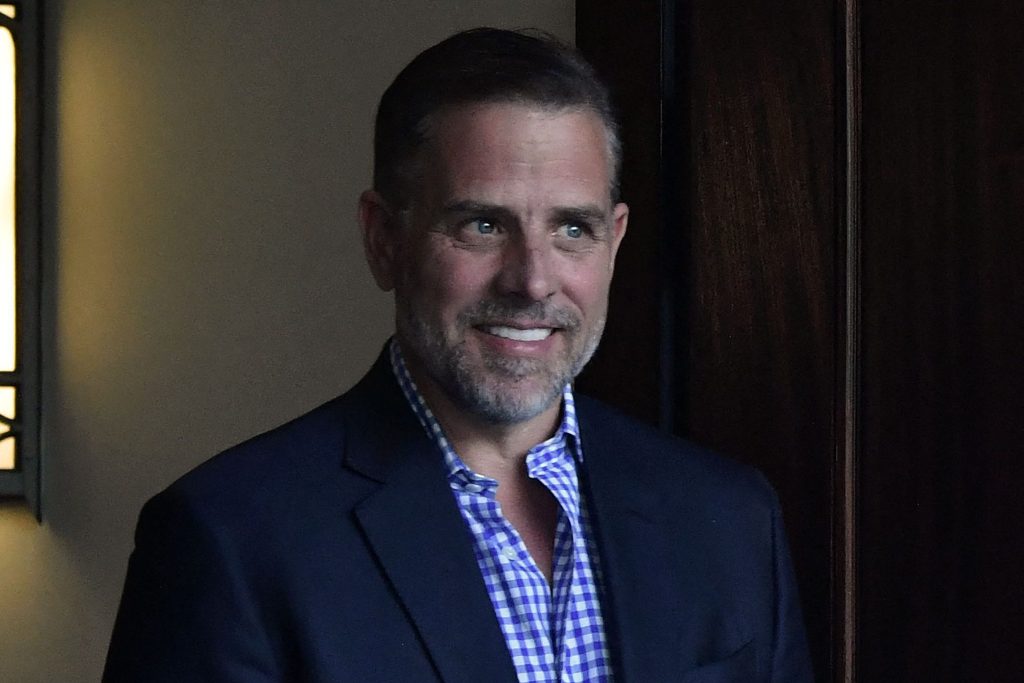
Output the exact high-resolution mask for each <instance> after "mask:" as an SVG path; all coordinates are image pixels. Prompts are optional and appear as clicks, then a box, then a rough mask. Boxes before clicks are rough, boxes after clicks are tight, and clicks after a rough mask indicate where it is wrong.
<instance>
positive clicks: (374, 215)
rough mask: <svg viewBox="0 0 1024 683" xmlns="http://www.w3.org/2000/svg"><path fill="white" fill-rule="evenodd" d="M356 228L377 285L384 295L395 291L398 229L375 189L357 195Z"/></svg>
mask: <svg viewBox="0 0 1024 683" xmlns="http://www.w3.org/2000/svg"><path fill="white" fill-rule="evenodd" d="M359 227H360V228H361V229H362V231H363V252H364V253H365V254H366V262H367V264H369V266H370V272H371V273H373V279H374V280H375V281H376V282H377V286H378V287H380V288H381V289H382V290H384V291H385V292H389V291H391V290H392V289H394V288H395V276H396V274H397V272H398V264H397V259H398V252H399V240H400V239H401V235H400V234H399V226H398V224H397V221H396V220H395V219H394V217H393V216H392V214H391V211H390V209H388V206H387V204H386V203H385V201H384V198H383V197H381V196H380V193H378V192H377V191H376V190H367V191H366V192H363V194H361V195H360V196H359Z"/></svg>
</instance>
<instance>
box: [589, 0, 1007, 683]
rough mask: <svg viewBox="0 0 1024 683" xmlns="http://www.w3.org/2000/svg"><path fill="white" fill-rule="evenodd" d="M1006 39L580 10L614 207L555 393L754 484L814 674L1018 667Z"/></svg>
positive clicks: (757, 16) (937, 23)
mask: <svg viewBox="0 0 1024 683" xmlns="http://www.w3.org/2000/svg"><path fill="white" fill-rule="evenodd" d="M1022 30H1024V5H1022V4H1021V3H1019V2H1016V1H1013V0H998V1H990V2H974V3H954V2H922V1H920V0H909V1H901V2H888V1H883V0H860V1H857V0H845V1H836V2H833V3H823V2H820V1H816V0H776V1H774V2H770V3H756V2H755V3H751V2H737V1H733V0H725V1H723V0H690V1H688V2H681V1H680V2H669V1H668V0H664V1H662V2H635V1H628V0H621V1H604V0H601V1H597V0H577V44H578V45H579V47H580V48H581V49H582V50H583V51H584V53H585V54H587V55H588V57H589V58H590V59H591V60H592V61H593V62H594V63H595V64H596V65H597V66H598V68H599V70H600V71H602V73H603V74H604V75H605V76H606V77H607V78H608V79H609V80H610V81H611V82H612V83H613V86H614V89H615V92H616V100H617V102H618V105H619V108H620V110H621V113H622V118H623V123H624V130H623V138H624V143H625V150H626V159H625V169H624V176H623V183H622V184H623V195H624V198H625V199H626V201H628V202H629V203H630V205H631V209H632V211H631V215H630V231H629V236H628V238H627V240H626V241H625V242H624V246H623V248H622V250H621V252H620V257H619V263H618V264H617V271H616V278H615V285H614V291H613V293H612V304H611V314H610V318H609V323H608V331H607V334H606V339H605V342H604V343H603V345H602V349H601V351H600V352H599V354H598V356H597V357H596V358H595V360H594V362H593V363H592V365H591V367H590V368H588V371H587V373H586V375H585V377H584V378H582V380H581V383H582V384H584V385H585V387H586V388H587V390H589V391H590V392H592V393H596V394H598V395H600V396H602V397H603V398H605V399H606V400H608V401H610V402H612V403H615V404H617V405H619V406H621V407H622V408H624V409H625V410H627V411H628V412H630V413H633V414H635V415H638V416H640V417H642V418H645V419H647V420H649V421H652V422H656V423H659V424H661V425H662V426H663V427H664V428H665V429H668V430H670V431H673V432H675V433H678V434H680V435H684V436H687V437H690V438H693V439H695V440H697V441H700V442H702V443H704V444H707V445H710V446H713V447H715V448H717V449H719V450H721V451H722V452H724V453H727V454H729V455H731V456H733V457H736V458H738V459H741V460H744V461H747V462H750V463H752V464H754V465H756V466H758V467H759V468H761V469H762V470H763V471H764V472H765V473H766V474H767V475H768V476H769V478H770V479H771V480H772V481H773V483H774V484H775V486H776V487H777V489H778V491H779V495H780V497H781V499H782V502H783V507H784V509H785V513H786V519H787V526H788V529H789V535H790V542H791V544H792V546H793V553H794V557H795V561H796V565H797V572H798V575H799V580H800V584H801V591H802V596H803V602H804V610H805V616H806V621H807V625H808V631H809V635H810V638H811V645H812V649H813V653H814V657H815V664H816V669H817V672H818V676H819V678H820V680H822V681H854V680H856V681H865V682H875V681H929V682H932V681H1017V680H1021V676H1022V675H1024V585H1022V584H1024V582H1022V577H1024V546H1022V540H1024V502H1022V501H1024V490H1022V489H1024V465H1022V460H1024V449H1022V446H1021V441H1022V439H1024V427H1022V425H1024V417H1022V415H1024V403H1022V400H1021V398H1020V394H1021V388H1022V386H1024V361H1022V352H1021V349H1022V346H1024V315H1022V313H1024V310H1022V309H1024V297H1022V289H1021V284H1020V276H1019V273H1020V271H1021V270H1022V266H1024V239H1022V235H1021V232H1022V230H1024V221H1022V219H1021V216H1022V215H1024V198H1022V197H1024V86H1022V84H1024V38H1022ZM627 359H628V360H627Z"/></svg>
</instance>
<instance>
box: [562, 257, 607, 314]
mask: <svg viewBox="0 0 1024 683" xmlns="http://www.w3.org/2000/svg"><path fill="white" fill-rule="evenodd" d="M563 282H564V290H565V291H566V293H567V294H568V295H569V298H570V299H572V300H573V301H574V302H575V303H576V305H577V306H578V307H579V308H580V310H582V311H583V313H584V315H585V316H587V317H597V316H598V315H603V314H604V311H605V309H606V308H607V306H608V288H609V286H610V285H611V271H610V270H609V268H608V266H607V264H605V263H600V264H588V266H587V267H586V268H579V269H575V270H571V271H566V273H565V276H564V278H563Z"/></svg>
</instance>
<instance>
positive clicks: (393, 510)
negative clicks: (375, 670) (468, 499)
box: [346, 355, 516, 683]
mask: <svg viewBox="0 0 1024 683" xmlns="http://www.w3.org/2000/svg"><path fill="white" fill-rule="evenodd" d="M352 394H353V396H352V400H353V402H352V406H353V411H352V413H351V414H352V415H353V416H354V418H353V421H352V423H351V425H350V428H348V429H346V433H347V434H349V435H351V436H350V438H349V443H348V444H347V446H346V464H347V465H348V466H349V467H351V468H353V469H356V470H357V471H359V472H361V473H362V474H364V475H365V476H369V477H370V478H372V479H376V480H377V481H379V482H380V484H381V485H380V487H379V488H378V489H377V490H376V491H375V492H374V493H373V494H371V495H370V496H369V497H367V498H366V499H365V500H363V501H362V503H361V504H360V505H359V506H358V507H357V508H356V510H355V514H356V519H357V521H358V523H359V524H360V526H361V527H362V529H363V532H364V533H365V534H366V538H367V540H368V542H369V545H370V546H371V548H372V550H373V552H374V553H375V555H376V557H377V558H378V560H379V561H380V564H381V567H382V569H383V572H384V573H385V574H386V576H387V579H388V581H389V582H390V583H391V585H392V586H393V587H394V590H395V594H396V595H397V597H398V599H399V600H400V601H401V603H402V605H403V606H404V608H405V610H406V612H407V613H408V615H409V618H410V620H411V621H412V623H413V625H414V626H415V628H416V630H417V631H418V633H419V634H420V637H421V638H422V640H423V643H424V645H425V646H426V649H427V650H428V652H429V654H430V657H431V659H432V660H433V662H434V665H435V667H436V668H437V670H438V672H439V674H440V676H441V678H442V680H444V681H445V682H446V683H477V682H478V681H481V680H487V681H499V682H501V681H508V682H509V683H514V682H515V681H516V674H515V669H514V667H513V665H512V660H511V658H510V656H509V654H508V649H507V647H506V646H505V638H504V635H503V634H502V632H501V629H500V627H499V626H498V622H497V619H496V617H495V615H494V608H493V607H492V605H491V601H490V597H489V596H488V594H487V588H486V586H485V585H484V582H483V577H482V576H481V574H480V570H479V568H478V565H477V561H476V557H475V555H474V553H473V546H472V539H471V537H470V534H469V531H468V529H467V528H466V525H465V522H464V521H463V519H462V516H461V514H460V513H459V510H458V507H457V505H456V503H455V498H454V497H453V495H452V492H451V490H450V489H449V487H448V483H447V481H446V480H445V477H444V470H443V465H442V456H441V454H440V452H439V451H438V450H437V448H436V446H435V445H434V444H433V443H432V442H431V441H430V440H429V439H428V438H427V436H426V434H425V432H424V431H423V429H422V427H421V426H420V424H419V423H418V422H417V420H416V418H415V416H414V415H413V413H412V411H411V410H410V409H409V407H408V405H407V404H406V403H405V398H404V397H403V396H402V395H401V393H400V390H399V389H398V386H397V384H396V383H395V380H394V379H393V377H392V376H391V371H390V368H389V367H388V366H387V360H386V358H385V357H384V356H383V355H382V357H381V358H380V359H378V362H377V364H376V365H375V366H374V369H373V370H371V372H370V374H369V375H368V376H367V378H366V379H364V380H363V383H361V385H360V386H359V387H357V389H356V390H354V391H353V392H352Z"/></svg>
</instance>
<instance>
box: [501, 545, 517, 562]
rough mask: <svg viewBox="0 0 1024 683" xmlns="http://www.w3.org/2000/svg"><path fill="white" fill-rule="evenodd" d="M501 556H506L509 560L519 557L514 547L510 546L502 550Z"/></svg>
mask: <svg viewBox="0 0 1024 683" xmlns="http://www.w3.org/2000/svg"><path fill="white" fill-rule="evenodd" d="M501 554H502V555H504V556H505V557H506V558H507V559H509V560H514V559H516V557H517V555H518V553H516V549H515V548H513V547H512V546H508V547H505V548H502V550H501Z"/></svg>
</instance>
